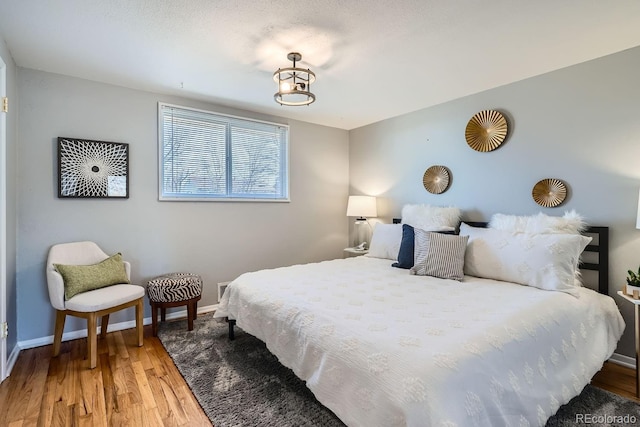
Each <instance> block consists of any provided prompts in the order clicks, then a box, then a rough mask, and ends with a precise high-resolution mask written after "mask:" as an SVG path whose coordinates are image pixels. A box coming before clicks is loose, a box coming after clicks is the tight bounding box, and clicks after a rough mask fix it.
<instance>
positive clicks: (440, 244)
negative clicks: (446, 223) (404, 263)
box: [409, 228, 469, 280]
mask: <svg viewBox="0 0 640 427" xmlns="http://www.w3.org/2000/svg"><path fill="white" fill-rule="evenodd" d="M414 233H415V250H414V265H413V267H411V270H409V271H410V272H411V274H415V275H418V276H434V277H439V278H441V279H453V280H462V279H463V277H464V253H465V251H466V249H467V241H468V240H469V236H458V235H450V234H440V233H433V232H429V231H424V230H421V229H419V228H415V229H414Z"/></svg>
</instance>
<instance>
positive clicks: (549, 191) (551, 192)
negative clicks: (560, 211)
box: [531, 178, 567, 208]
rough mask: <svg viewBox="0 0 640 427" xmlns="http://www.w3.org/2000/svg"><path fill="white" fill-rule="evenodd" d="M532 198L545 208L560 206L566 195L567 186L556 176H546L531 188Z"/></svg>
mask: <svg viewBox="0 0 640 427" xmlns="http://www.w3.org/2000/svg"><path fill="white" fill-rule="evenodd" d="M531 196H532V197H533V200H534V201H535V202H536V203H537V204H539V205H540V206H544V207H545V208H555V207H556V206H560V205H561V204H562V202H564V199H565V198H566V197H567V186H566V185H565V183H564V182H562V181H561V180H559V179H556V178H546V179H542V180H540V181H538V182H537V183H536V185H534V186H533V190H531Z"/></svg>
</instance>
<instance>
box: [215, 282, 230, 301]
mask: <svg viewBox="0 0 640 427" xmlns="http://www.w3.org/2000/svg"><path fill="white" fill-rule="evenodd" d="M229 283H231V282H220V283H218V302H220V300H221V299H222V295H224V291H225V290H226V289H227V285H228V284H229Z"/></svg>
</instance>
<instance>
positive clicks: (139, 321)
mask: <svg viewBox="0 0 640 427" xmlns="http://www.w3.org/2000/svg"><path fill="white" fill-rule="evenodd" d="M143 316H144V307H143V306H142V298H140V299H139V300H138V303H137V304H136V331H137V332H138V347H142V344H143V342H144V319H143Z"/></svg>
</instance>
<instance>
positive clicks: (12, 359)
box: [6, 343, 20, 377]
mask: <svg viewBox="0 0 640 427" xmlns="http://www.w3.org/2000/svg"><path fill="white" fill-rule="evenodd" d="M19 354H20V344H19V343H17V344H16V345H15V346H14V347H13V350H11V353H10V354H9V357H8V358H7V372H6V374H7V377H8V376H9V375H11V370H12V369H13V365H15V364H16V360H18V355H19Z"/></svg>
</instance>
